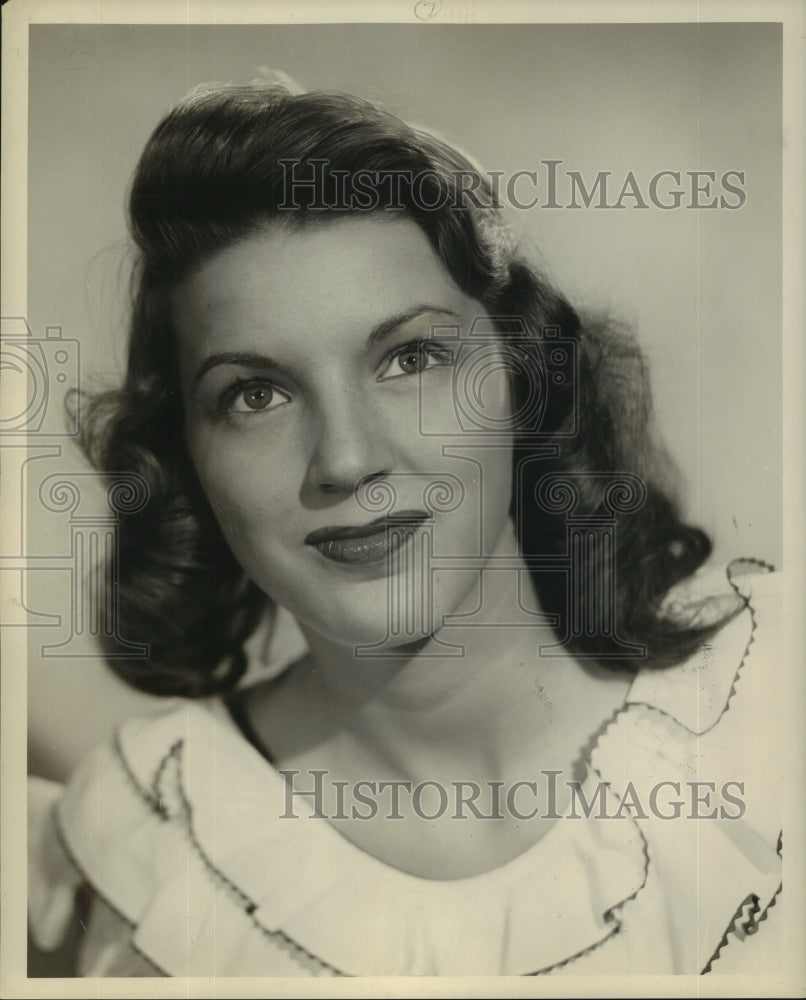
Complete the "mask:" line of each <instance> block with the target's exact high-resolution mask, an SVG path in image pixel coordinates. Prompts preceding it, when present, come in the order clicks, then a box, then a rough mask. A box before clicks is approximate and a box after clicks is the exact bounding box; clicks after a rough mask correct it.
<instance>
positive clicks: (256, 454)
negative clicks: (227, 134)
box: [174, 215, 512, 645]
mask: <svg viewBox="0 0 806 1000" xmlns="http://www.w3.org/2000/svg"><path fill="white" fill-rule="evenodd" d="M174 316H175V325H176V328H177V335H178V347H179V357H180V369H181V378H182V393H183V400H184V407H185V412H186V439H187V445H188V448H189V451H190V455H191V458H192V460H193V463H194V466H195V468H196V470H197V472H198V476H199V479H200V481H201V484H202V487H203V489H204V491H205V493H206V495H207V496H208V498H209V500H210V503H211V505H212V508H213V510H214V511H215V514H216V517H217V518H218V522H219V524H220V526H221V530H222V531H223V533H224V535H225V537H226V539H227V542H228V543H229V545H230V547H231V549H232V551H233V553H234V554H235V556H236V558H237V559H238V561H239V562H240V564H241V565H242V566H243V568H244V570H245V571H246V572H247V574H248V575H249V576H250V577H251V578H252V579H253V580H254V581H255V582H256V583H257V584H258V586H260V587H261V588H262V589H263V590H264V591H265V592H266V593H267V594H268V595H269V596H270V597H272V598H273V599H274V600H276V601H277V602H278V603H279V604H281V605H283V606H284V607H286V608H288V610H290V611H291V612H292V613H293V614H294V615H295V616H296V617H297V618H298V619H299V620H300V622H301V623H303V624H304V625H307V626H308V627H309V628H311V629H314V630H315V631H317V632H319V633H321V634H322V635H325V636H327V637H329V638H330V639H332V640H335V641H337V642H339V643H341V644H344V645H353V644H356V643H374V642H380V641H383V640H384V639H385V638H386V636H387V629H388V627H389V624H390V616H391V626H392V628H391V631H392V633H393V636H392V639H391V644H392V645H396V644H403V643H404V642H408V641H412V639H415V638H420V637H422V636H423V635H427V634H429V633H430V632H432V631H433V630H435V629H436V628H437V627H439V625H440V623H441V620H442V615H443V614H449V613H451V612H453V611H455V610H456V609H457V608H458V607H459V606H460V604H461V603H462V601H463V600H465V599H467V598H469V596H470V592H471V591H472V589H473V587H474V584H475V583H476V582H477V581H478V577H479V573H478V560H476V562H475V563H474V564H473V565H472V566H471V567H470V568H469V569H467V568H463V567H462V563H461V561H460V560H458V561H457V560H456V559H454V564H455V565H454V566H453V568H450V567H447V568H446V567H444V566H443V568H441V569H439V570H436V571H435V570H434V569H433V564H432V563H431V562H430V561H429V558H428V556H427V555H426V552H425V550H426V548H430V551H431V552H432V553H433V555H434V556H436V557H440V558H441V557H457V556H458V557H471V556H474V555H475V556H480V557H482V558H483V557H484V556H485V555H489V554H490V553H491V552H492V551H494V550H495V549H496V546H497V545H499V544H500V543H501V540H502V539H503V538H505V537H506V538H509V537H510V533H509V532H508V531H507V530H506V529H507V528H508V527H509V525H508V516H509V506H510V498H511V488H512V487H511V483H512V440H511V436H510V435H508V432H507V431H506V420H507V417H508V414H509V412H510V392H509V379H508V376H507V373H506V371H505V370H504V368H503V367H502V365H501V364H500V352H499V351H498V349H497V347H496V346H495V342H494V341H493V343H492V346H491V343H490V341H489V340H486V341H478V340H477V339H474V340H471V341H469V340H468V337H469V335H470V333H471V328H472V325H473V322H474V320H477V319H478V318H479V317H481V318H482V320H483V319H484V318H485V317H486V314H485V313H484V311H483V309H482V307H481V306H480V305H479V304H478V303H477V302H475V301H474V300H472V299H470V298H468V297H467V296H465V295H464V294H462V292H460V291H459V289H458V288H457V287H456V286H455V285H454V283H453V281H452V280H451V278H450V276H449V274H448V273H447V271H446V270H445V268H444V266H443V265H442V262H441V261H440V260H439V258H438V257H437V256H436V254H435V253H434V251H433V250H432V248H431V245H430V244H429V242H428V240H427V238H426V237H425V235H424V234H423V233H422V231H421V230H420V229H419V228H418V226H417V225H416V224H415V223H414V222H412V221H411V220H409V219H406V218H405V217H394V218H389V217H388V216H381V215H369V216H365V217H357V216H350V217H346V218H342V219H338V220H336V221H328V222H327V223H324V224H319V225H315V226H312V227H310V228H306V229H302V230H298V231H290V230H286V229H284V228H281V227H278V226H275V227H273V228H267V229H266V230H265V231H262V232H260V233H259V234H257V235H253V236H250V237H248V238H247V239H244V240H243V241H242V242H240V243H238V244H236V245H234V246H232V247H230V248H228V249H226V250H224V251H222V252H221V253H220V254H218V255H217V256H215V257H214V258H212V259H211V260H209V261H207V262H206V263H205V264H204V265H203V266H202V267H201V268H199V269H198V270H197V271H196V272H195V273H194V274H193V275H192V276H191V277H190V278H189V279H187V280H186V281H185V282H184V283H183V285H182V286H181V287H180V288H179V289H178V291H177V293H176V296H175V300H174ZM440 327H441V329H440ZM476 329H478V327H476ZM473 352H476V354H477V358H476V362H477V363H476V364H475V377H474V380H473V385H474V386H475V388H476V389H477V390H478V391H479V392H480V393H481V395H482V396H483V400H482V399H481V397H479V398H478V399H468V398H465V399H464V400H460V399H459V397H458V395H457V393H458V392H459V391H460V390H457V389H456V387H455V384H454V383H455V381H456V380H455V378H454V374H455V371H456V364H457V362H458V361H459V360H460V359H461V361H462V363H463V364H464V365H465V366H466V365H467V362H468V361H471V362H472V360H473V358H472V354H473ZM471 367H473V365H472V364H471ZM463 370H468V369H467V368H465V369H463ZM461 391H465V390H461ZM458 402H460V403H462V402H463V403H464V404H465V405H464V412H465V414H466V413H467V411H468V405H470V406H471V407H472V406H473V405H475V406H476V407H478V406H479V405H483V407H484V415H485V417H486V419H487V421H488V423H487V426H502V427H504V433H503V434H500V433H499V434H496V435H495V437H494V441H495V445H494V446H493V447H489V444H490V443H491V439H489V438H480V437H479V436H478V435H476V436H475V437H473V438H471V437H469V436H468V434H467V426H468V425H467V420H466V419H465V418H464V417H463V416H462V415H461V413H459V412H457V410H458V407H457V403H458ZM473 441H475V442H476V445H478V444H480V443H484V441H486V443H487V444H488V447H483V448H482V447H478V446H477V447H472V442H473ZM444 446H445V447H444ZM447 446H450V447H447ZM446 451H447V452H450V454H446V453H445V452H446ZM440 484H445V485H444V486H440ZM426 536H428V537H426ZM492 575H493V576H495V575H496V574H492ZM429 605H430V608H429ZM396 615H397V616H398V617H397V618H396V617H395V616H396Z"/></svg>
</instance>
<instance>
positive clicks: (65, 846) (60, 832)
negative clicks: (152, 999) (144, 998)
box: [54, 810, 169, 978]
mask: <svg viewBox="0 0 806 1000" xmlns="http://www.w3.org/2000/svg"><path fill="white" fill-rule="evenodd" d="M54 827H55V830H56V837H57V839H58V841H59V844H60V845H61V848H62V850H63V851H64V853H65V854H66V855H67V857H68V858H69V859H70V863H71V864H72V865H73V867H74V868H75V869H76V871H78V872H80V873H81V874H82V875H83V876H84V886H85V887H88V888H89V889H90V891H91V892H92V893H93V894H94V895H95V896H97V897H98V899H99V900H100V901H101V902H102V903H103V904H104V905H105V906H108V907H109V909H110V910H111V911H112V912H113V913H114V914H115V916H116V917H117V918H118V919H119V920H120V921H121V922H122V923H124V924H126V925H127V926H128V927H129V928H131V931H132V934H131V936H130V938H129V940H128V942H127V943H128V945H129V947H130V948H131V949H132V950H133V951H136V952H137V954H138V955H140V957H141V958H143V959H145V960H146V961H147V962H150V963H151V965H153V966H154V968H155V969H156V970H157V971H158V972H159V973H160V975H161V976H166V977H167V976H168V975H169V974H168V973H167V972H166V971H165V969H163V968H162V967H161V966H160V965H159V964H158V963H157V962H155V961H154V960H153V959H152V958H151V957H150V956H148V955H146V954H145V953H144V952H143V951H141V949H140V948H138V947H137V945H136V944H135V943H134V931H135V930H136V929H137V924H134V923H132V921H131V920H129V918H128V917H127V916H126V915H125V914H123V913H121V911H120V910H119V909H118V908H117V906H115V904H114V903H113V902H112V900H111V899H109V897H108V896H107V895H106V894H105V893H103V892H101V890H100V889H99V888H98V886H97V885H96V884H95V882H93V880H92V879H91V878H90V877H89V875H88V874H87V873H86V872H85V871H84V866H83V865H81V864H80V863H79V861H78V858H77V857H76V856H75V854H74V853H73V849H72V848H71V847H70V844H69V843H68V841H67V837H66V835H65V832H64V829H63V828H62V820H61V816H60V815H59V813H58V810H57V811H56V816H55V823H54ZM79 888H80V887H79ZM90 919H92V918H90ZM88 926H89V925H88ZM85 933H86V930H85ZM104 978H113V977H104ZM144 978H145V977H144Z"/></svg>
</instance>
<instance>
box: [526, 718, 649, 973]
mask: <svg viewBox="0 0 806 1000" xmlns="http://www.w3.org/2000/svg"><path fill="white" fill-rule="evenodd" d="M623 710H624V706H622V708H619V709H616V711H615V712H614V714H613V717H612V718H611V719H610V721H609V722H608V723H607V724H606V725H605V726H604V727H603V729H602V730H601V733H602V735H604V733H605V732H606V731H607V730H608V729H609V728H610V726H611V725H612V724H613V722H615V721H616V719H617V718H618V716H619V715H621V713H622V711H623ZM597 743H598V740H597ZM593 749H595V747H594V748H593ZM591 752H592V751H591ZM589 766H590V769H591V771H593V773H594V774H595V775H596V776H597V777H598V778H599V780H600V781H602V780H603V779H602V775H601V773H600V772H599V771H598V770H597V769H596V768H595V767H593V765H592V764H591V765H589ZM608 787H609V785H608ZM613 795H614V796H615V798H616V799H619V796H618V794H617V793H616V792H613ZM619 801H621V800H620V799H619ZM630 819H631V820H632V824H633V826H634V828H635V831H636V833H637V834H638V836H639V837H640V838H641V849H642V851H643V854H644V877H643V879H642V881H641V884H640V885H639V886H638V888H637V889H636V890H635V891H634V892H632V893H630V895H629V896H627V897H626V898H624V899H622V900H621V902H620V903H616V905H615V906H611V907H610V909H608V910H605V912H604V914H603V916H604V919H605V921H607V922H614V923H613V928H612V930H611V931H610V933H609V934H608V935H607V936H606V937H603V938H602V940H601V941H597V942H596V943H595V944H591V945H588V947H587V948H583V949H582V951H578V952H576V953H575V954H574V955H569V957H568V958H564V959H563V960H562V961H560V962H555V963H554V964H553V965H547V966H546V967H545V968H543V969H539V970H538V971H537V972H527V973H525V975H527V976H544V975H546V974H547V973H549V972H553V971H554V970H555V969H561V968H563V966H565V965H570V963H571V962H575V961H576V960H577V959H579V958H583V957H584V956H585V955H589V954H590V953H591V952H593V951H596V949H597V948H601V947H602V945H603V944H606V943H607V942H608V941H610V940H611V939H612V938H614V937H615V936H616V935H617V934H620V933H621V931H622V929H623V926H624V925H623V923H622V921H621V919H620V916H621V911H622V910H623V909H624V907H625V906H626V905H627V904H628V903H631V902H632V901H633V900H634V899H635V898H636V897H637V896H638V894H639V893H640V892H641V890H642V889H644V888H645V886H646V884H647V881H648V880H649V865H650V861H651V858H650V856H649V844H648V843H647V839H646V837H645V836H644V833H643V831H642V830H641V827H640V826H639V825H638V823H637V822H636V820H635V819H634V817H632V816H631V817H630Z"/></svg>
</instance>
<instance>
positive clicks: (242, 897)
mask: <svg viewBox="0 0 806 1000" xmlns="http://www.w3.org/2000/svg"><path fill="white" fill-rule="evenodd" d="M182 750H184V746H180V747H179V749H178V751H177V752H176V753H175V754H174V760H175V764H176V772H177V786H178V795H179V798H180V801H181V803H182V808H183V810H184V813H185V827H186V831H187V836H188V840H189V842H190V844H191V846H192V847H193V849H194V850H195V851H196V853H197V854H198V856H199V858H200V859H201V861H202V863H203V864H204V866H205V868H206V869H207V871H208V873H209V874H210V875H212V876H213V879H214V880H218V881H220V882H221V883H222V884H223V885H225V886H226V887H227V888H228V889H229V890H230V891H231V892H232V893H233V894H234V895H235V897H236V898H237V899H238V900H239V901H240V903H241V906H242V908H243V910H244V912H245V913H246V915H247V916H248V917H249V918H250V920H251V922H252V924H253V925H254V926H255V927H257V928H258V930H260V931H261V932H262V933H263V934H265V935H266V936H267V937H269V938H272V937H274V938H280V939H282V940H283V941H285V942H286V944H288V945H290V946H291V947H292V948H293V949H296V950H297V951H299V952H301V953H302V954H303V955H305V956H307V958H309V959H311V960H313V961H314V962H316V963H317V964H318V965H320V966H322V967H323V968H325V969H330V970H331V972H333V973H335V974H336V975H337V976H347V975H348V973H345V972H343V971H342V970H341V969H338V968H337V967H336V966H335V965H331V964H330V963H329V962H326V961H324V959H322V958H320V957H319V956H318V955H314V953H313V952H311V951H308V949H307V948H304V947H303V946H302V945H301V944H300V943H299V942H298V941H295V940H294V939H293V938H292V937H289V936H288V935H287V934H286V933H285V932H284V931H282V930H276V931H271V930H269V929H268V927H264V926H263V924H261V923H260V921H259V920H257V918H256V917H255V912H256V911H257V909H258V904H257V903H256V902H255V901H254V900H253V899H251V897H249V896H248V895H247V894H246V893H245V892H244V891H243V890H242V889H241V888H240V887H239V886H237V885H236V884H235V883H234V882H233V881H231V879H229V878H227V876H226V875H224V873H223V872H221V871H220V870H219V869H218V868H217V867H216V866H215V864H214V863H213V862H212V860H211V859H210V858H208V857H207V854H206V853H205V851H204V849H203V847H202V845H201V843H200V842H199V840H198V837H197V835H196V831H195V829H194V826H193V807H192V805H191V803H190V802H189V801H188V798H187V796H186V795H185V791H184V788H183V787H182V781H181V778H182V773H183V772H182V753H181V751H182Z"/></svg>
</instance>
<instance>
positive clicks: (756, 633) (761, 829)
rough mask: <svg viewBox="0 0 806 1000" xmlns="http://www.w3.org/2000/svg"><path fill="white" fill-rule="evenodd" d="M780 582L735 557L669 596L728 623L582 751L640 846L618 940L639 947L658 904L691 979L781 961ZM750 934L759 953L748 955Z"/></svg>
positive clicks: (651, 674)
mask: <svg viewBox="0 0 806 1000" xmlns="http://www.w3.org/2000/svg"><path fill="white" fill-rule="evenodd" d="M781 580H782V577H781V574H780V573H778V572H772V570H771V567H768V566H766V565H765V564H761V563H757V562H756V561H753V560H737V561H735V562H733V563H731V564H730V565H728V566H726V567H718V568H708V569H706V570H705V571H704V572H702V573H700V574H697V576H696V577H694V578H692V579H691V580H689V581H687V582H686V583H685V584H684V585H682V586H680V587H679V588H677V589H676V591H675V592H674V593H673V594H671V595H669V601H670V603H671V602H674V606H673V611H674V613H677V614H680V615H683V616H688V617H689V618H692V616H696V619H697V621H698V622H699V623H702V624H707V623H711V622H713V623H717V624H718V623H719V622H721V621H723V620H725V619H727V620H726V621H725V623H724V624H723V625H722V626H721V627H719V628H718V629H717V631H715V633H714V634H713V635H712V636H711V637H710V638H709V639H708V641H707V642H705V643H703V645H702V646H701V647H700V649H698V650H697V652H696V653H695V654H694V655H693V656H692V657H690V658H689V659H688V660H686V661H685V662H683V663H681V664H678V665H677V666H674V667H670V668H665V669H662V670H653V669H652V668H649V667H647V668H646V669H644V670H641V671H639V672H638V675H637V676H636V678H635V681H634V683H633V684H632V686H631V688H630V691H629V693H628V695H627V699H626V703H625V706H624V709H623V710H622V711H621V712H620V713H619V714H618V715H617V716H616V717H615V718H614V720H612V722H611V724H610V725H609V727H608V728H607V729H606V730H605V732H604V733H603V735H602V737H601V738H600V739H599V741H598V744H597V746H596V747H595V749H594V751H593V753H592V754H591V765H592V768H593V769H594V771H595V773H596V775H597V776H598V777H599V778H600V779H601V780H602V781H603V782H606V783H607V784H608V787H609V788H611V789H612V790H613V791H614V792H615V795H616V798H617V800H618V801H619V802H620V803H623V804H624V810H625V812H629V814H630V815H631V816H632V817H633V819H634V820H635V822H636V824H637V826H638V828H639V830H640V831H641V835H642V837H643V838H644V846H645V852H646V856H647V869H646V880H645V884H644V886H643V888H642V891H641V893H640V894H639V895H638V897H637V898H636V900H635V901H634V904H633V905H632V906H631V907H630V908H629V909H628V910H625V912H624V918H625V923H626V926H627V930H629V931H630V932H631V933H630V934H628V935H626V937H625V940H626V941H628V942H629V940H631V941H632V943H633V947H635V946H637V945H639V944H640V942H641V940H642V936H643V928H644V927H649V926H651V925H652V923H653V921H652V919H651V917H650V912H651V911H652V910H653V908H654V909H659V908H661V907H666V908H668V909H669V912H673V913H674V918H675V923H676V928H675V930H674V934H675V938H676V942H675V947H676V949H677V951H678V952H679V953H680V955H679V961H680V964H681V965H682V966H683V967H684V968H688V969H698V970H700V971H714V972H715V973H716V972H719V973H727V972H733V971H754V969H755V971H769V970H770V969H772V968H775V967H776V963H777V962H779V958H780V957H779V949H780V939H779V937H778V935H777V933H776V931H780V923H781V915H780V914H776V919H769V917H770V915H771V911H772V907H773V906H774V905H775V902H776V899H777V897H778V894H779V893H780V891H781V853H782V817H781V802H782V793H783V787H782V779H781V770H782V768H781V755H782V746H781V742H780V741H779V740H778V739H777V738H776V734H780V733H781V725H780V719H781V707H782V696H783V674H782V664H783V657H782V655H781V639H782V628H781V618H782V613H781V612H782V590H781ZM779 909H780V908H779ZM770 928H772V930H771V929H770ZM758 931H762V933H760V934H759V939H758V943H759V944H765V945H766V946H767V947H766V948H764V947H758V945H756V944H754V946H753V947H747V946H746V945H745V941H746V940H749V939H750V938H751V937H752V936H753V935H754V934H755V933H756V932H758ZM748 962H749V965H748V964H747V963H748ZM647 971H649V970H647Z"/></svg>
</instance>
